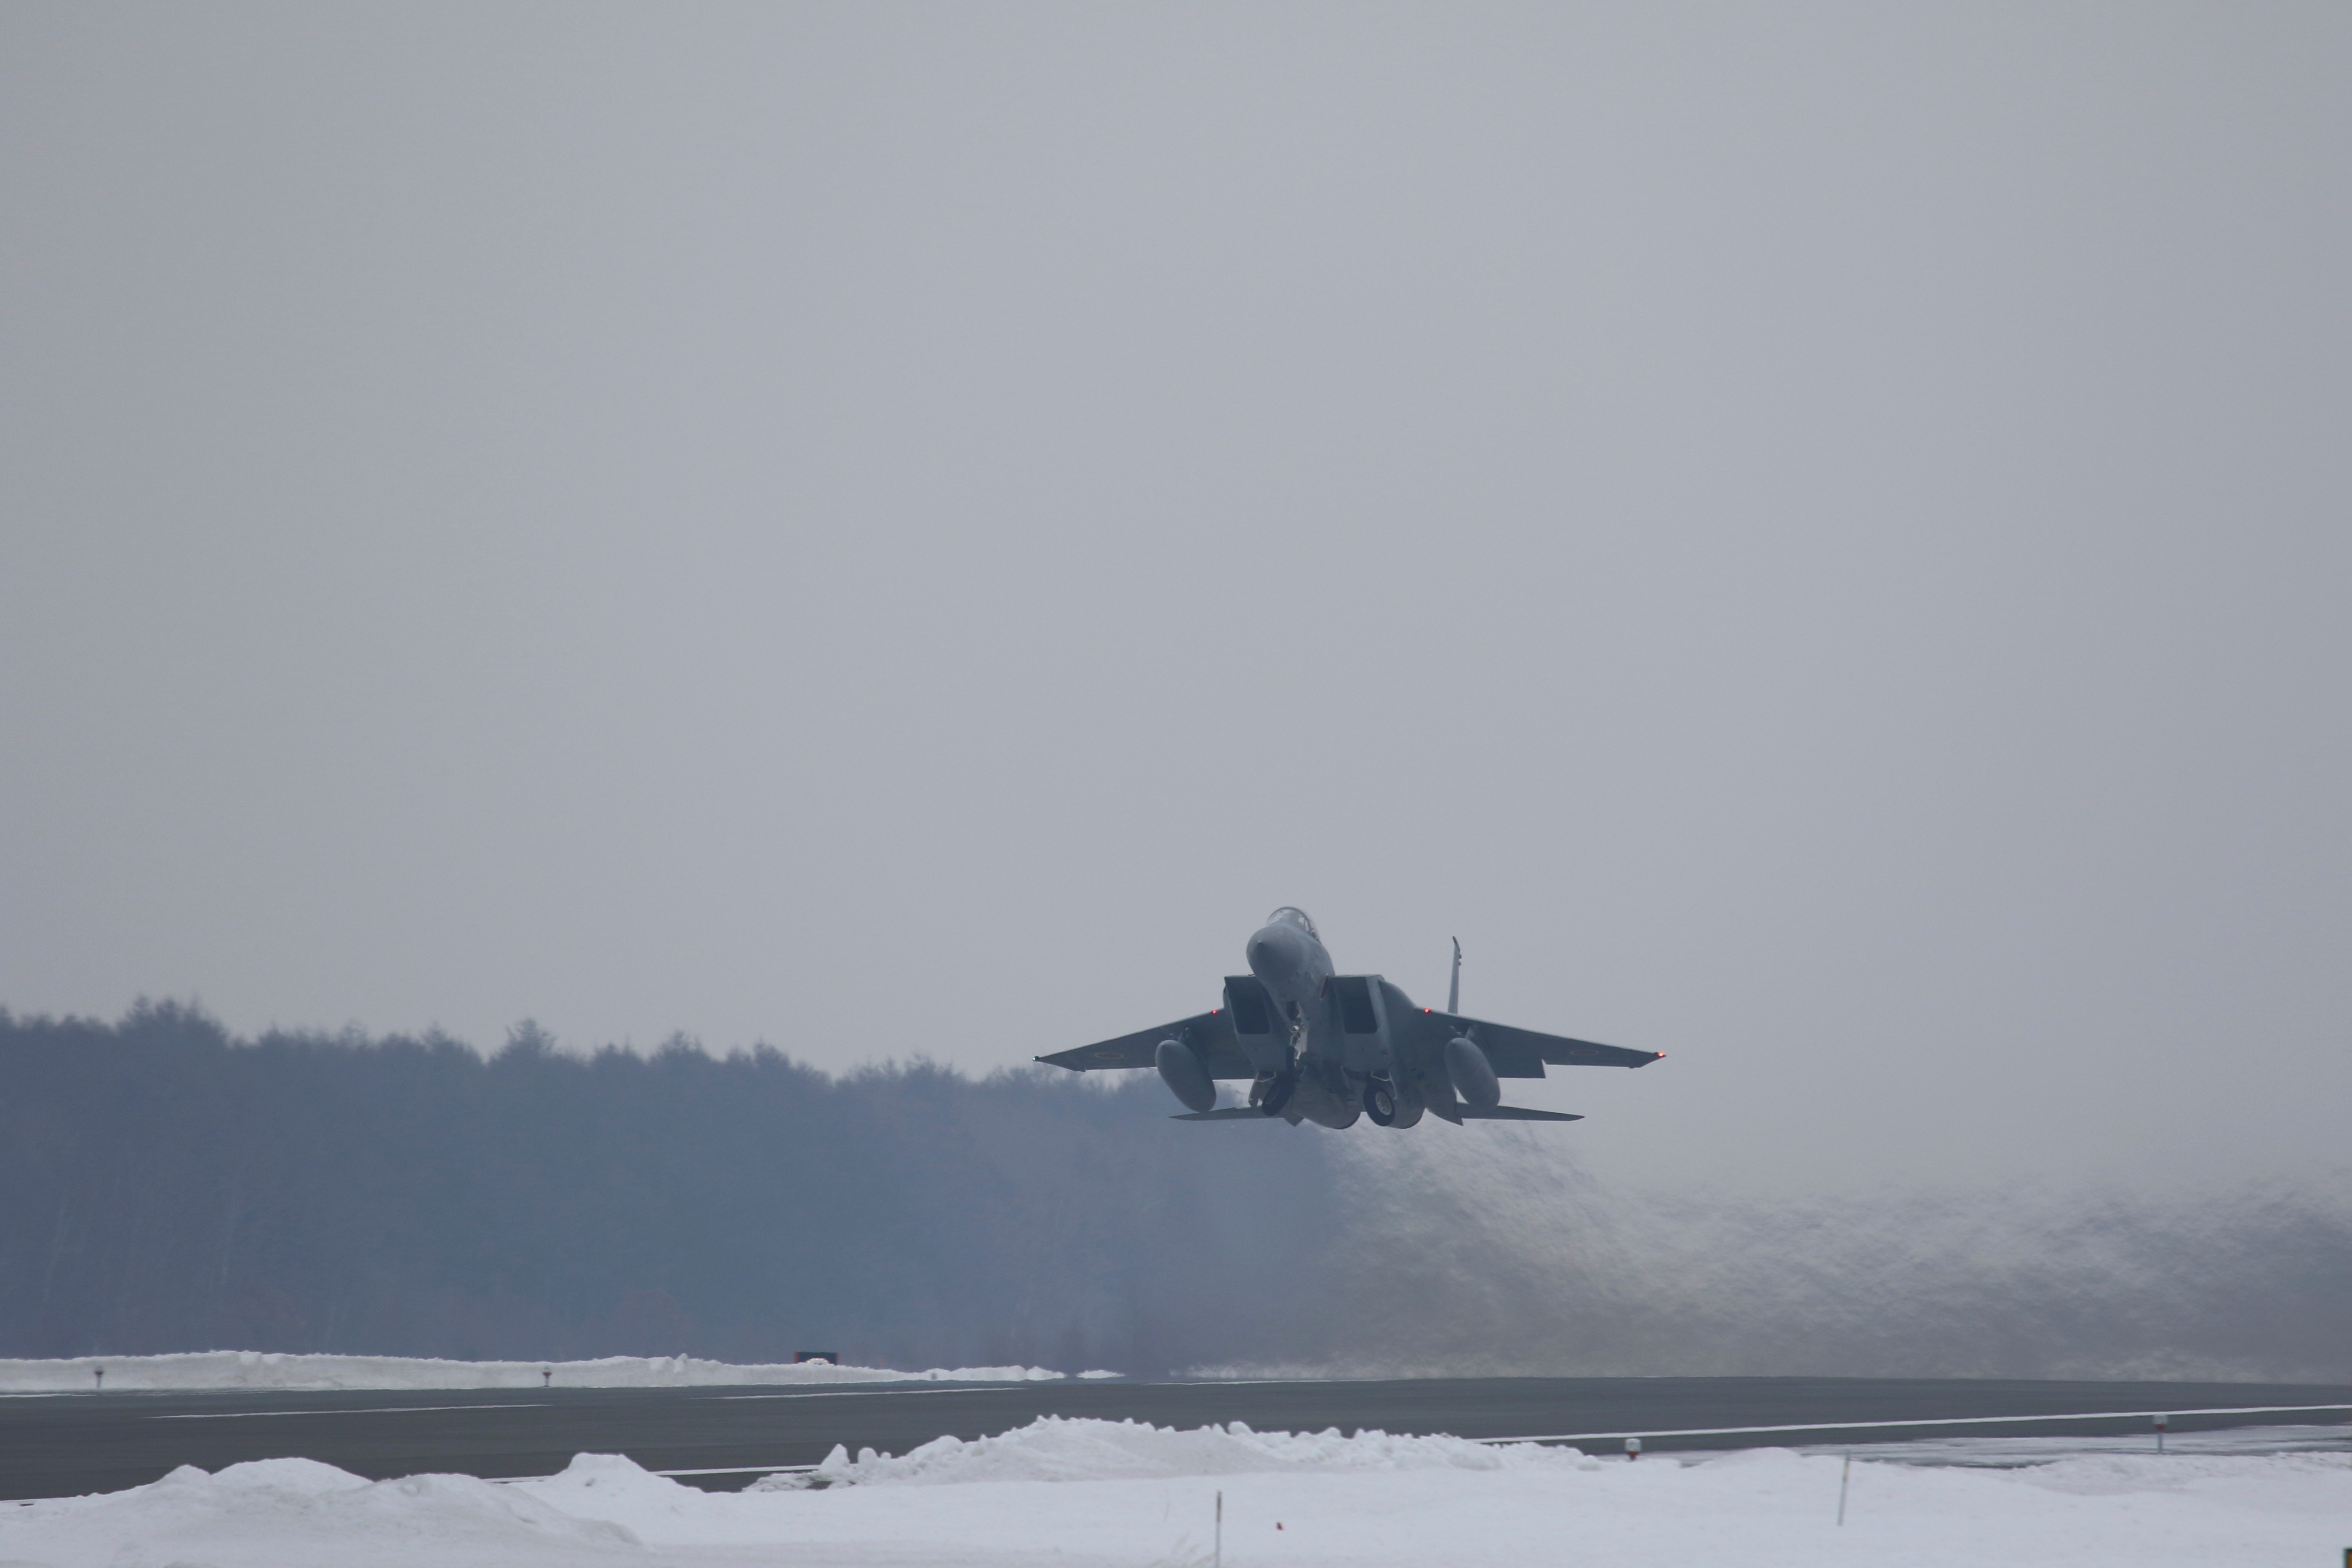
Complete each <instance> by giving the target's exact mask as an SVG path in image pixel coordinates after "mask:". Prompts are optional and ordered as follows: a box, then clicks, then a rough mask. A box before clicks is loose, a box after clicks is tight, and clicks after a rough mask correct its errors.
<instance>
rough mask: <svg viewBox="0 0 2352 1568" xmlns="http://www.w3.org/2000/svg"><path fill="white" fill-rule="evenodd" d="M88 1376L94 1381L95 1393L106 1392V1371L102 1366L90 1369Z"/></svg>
mask: <svg viewBox="0 0 2352 1568" xmlns="http://www.w3.org/2000/svg"><path fill="white" fill-rule="evenodd" d="M89 1375H90V1376H91V1378H93V1379H94V1380H95V1390H96V1392H98V1393H100V1394H104V1393H105V1392H106V1369H105V1368H104V1367H102V1366H94V1367H91V1368H90V1369H89Z"/></svg>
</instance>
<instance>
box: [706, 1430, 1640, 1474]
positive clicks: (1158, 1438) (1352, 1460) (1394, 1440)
mask: <svg viewBox="0 0 2352 1568" xmlns="http://www.w3.org/2000/svg"><path fill="white" fill-rule="evenodd" d="M1595 1468H1599V1461H1598V1460H1595V1459H1589V1458H1585V1457H1584V1455H1583V1454H1581V1453H1580V1452H1579V1451H1578V1450H1576V1449H1574V1448H1550V1447H1542V1446H1541V1445H1538V1444H1535V1443H1511V1444H1503V1445H1496V1444H1491V1443H1473V1442H1470V1441H1468V1440H1467V1439H1465V1438H1462V1437H1444V1436H1433V1437H1416V1436H1396V1435H1392V1434H1391V1433H1387V1432H1378V1431H1363V1432H1359V1433H1357V1434H1356V1435H1355V1436H1352V1437H1348V1436H1340V1434H1339V1428H1338V1427H1336V1426H1335V1427H1332V1428H1330V1429H1329V1430H1328V1431H1323V1432H1313V1433H1306V1432H1253V1431H1251V1430H1250V1429H1249V1427H1248V1426H1246V1425H1244V1423H1242V1422H1239V1421H1236V1422H1234V1423H1233V1424H1232V1425H1231V1426H1199V1427H1195V1428H1193V1429H1192V1431H1189V1432H1186V1431H1180V1430H1178V1429H1176V1428H1175V1427H1172V1426H1151V1425H1150V1424H1149V1423H1146V1422H1141V1421H1095V1420H1087V1419H1083V1418H1076V1417H1065V1416H1060V1415H1041V1416H1039V1417H1038V1418H1037V1419H1036V1420H1034V1421H1032V1422H1031V1423H1030V1424H1029V1425H1028V1426H1020V1427H1015V1428H1014V1429H1013V1430H1012V1431H1010V1432H1006V1433H1003V1434H1001V1435H999V1436H993V1437H981V1438H976V1439H974V1440H972V1441H971V1442H966V1441H964V1440H963V1439H962V1438H961V1437H935V1438H933V1439H932V1440H931V1441H930V1442H928V1443H926V1444H924V1445H923V1446H922V1447H919V1448H915V1449H912V1450H910V1451H908V1453H907V1454H905V1455H904V1456H896V1455H890V1454H877V1453H876V1452H875V1451H874V1450H873V1449H871V1448H862V1449H860V1450H859V1451H858V1455H857V1458H855V1459H852V1458H850V1457H849V1451H848V1449H846V1448H845V1447H840V1446H838V1445H836V1446H835V1448H834V1450H833V1452H832V1453H831V1454H829V1455H827V1456H826V1457H825V1460H824V1463H823V1464H821V1465H819V1466H818V1467H817V1468H815V1469H814V1471H812V1472H809V1473H807V1474H803V1475H782V1476H771V1477H769V1478H768V1479H765V1480H762V1481H758V1482H755V1483H753V1486H752V1488H751V1489H752V1490H755V1491H793V1490H798V1489H803V1488H807V1487H835V1486H877V1485H896V1486H938V1485H943V1484H950V1483H955V1482H961V1481H1112V1480H1140V1479H1158V1478H1162V1477H1169V1476H1236V1475H1249V1474H1255V1473H1261V1472H1265V1471H1288V1472H1318V1471H1335V1470H1438V1469H1456V1470H1526V1469H1550V1470H1572V1469H1595Z"/></svg>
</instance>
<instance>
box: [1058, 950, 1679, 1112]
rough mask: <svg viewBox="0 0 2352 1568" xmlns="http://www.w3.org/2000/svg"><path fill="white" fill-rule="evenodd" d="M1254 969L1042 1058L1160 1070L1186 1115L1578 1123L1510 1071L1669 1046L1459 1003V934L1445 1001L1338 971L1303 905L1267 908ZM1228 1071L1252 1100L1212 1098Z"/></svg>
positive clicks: (1637, 1054) (1604, 1060)
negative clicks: (1602, 1040)
mask: <svg viewBox="0 0 2352 1568" xmlns="http://www.w3.org/2000/svg"><path fill="white" fill-rule="evenodd" d="M1244 957H1245V958H1246V959H1247V961H1248V963H1249V973H1247V974H1232V975H1227V976H1226V977H1225V994H1224V1005H1223V1006H1220V1007H1216V1008H1213V1009H1211V1010H1210V1011H1209V1012H1206V1013H1202V1014H1200V1015H1198V1016H1194V1017H1191V1018H1180V1019H1178V1020H1177V1021H1176V1022H1174V1023H1172V1024H1166V1025H1162V1026H1160V1027H1159V1028H1156V1029H1139V1030H1138V1031H1136V1032H1135V1033H1134V1034H1131V1035H1121V1036H1119V1037H1118V1038H1117V1039H1111V1040H1100V1041H1097V1043H1095V1044H1094V1045H1091V1046H1080V1047H1077V1048H1076V1049H1075V1050H1067V1051H1057V1052H1055V1054H1053V1055H1052V1056H1046V1057H1039V1058H1037V1059H1038V1060H1039V1061H1041V1062H1050V1063H1052V1064H1053V1065H1054V1066H1055V1067H1061V1068H1069V1069H1070V1070H1071V1071H1073V1072H1094V1071H1099V1070H1102V1069H1106V1068H1145V1067H1148V1068H1156V1069H1157V1070H1158V1071H1159V1074H1160V1080H1161V1081H1162V1082H1164V1083H1166V1084H1167V1086H1168V1089H1169V1092H1171V1094H1173V1095H1175V1097H1176V1098H1177V1100H1179V1101H1181V1103H1182V1104H1183V1105H1184V1106H1185V1108H1186V1109H1185V1110H1184V1112H1183V1114H1181V1115H1180V1116H1178V1117H1177V1118H1176V1120H1177V1121H1264V1120H1265V1119H1267V1118H1269V1117H1277V1116H1278V1117H1280V1118H1282V1119H1283V1120H1284V1121H1287V1122H1289V1123H1290V1124H1291V1125H1292V1126H1294V1127H1296V1126H1297V1125H1298V1123H1300V1122H1301V1121H1313V1122H1316V1123H1318V1124H1319V1125H1321V1126H1324V1127H1331V1128H1344V1127H1352V1126H1354V1125H1355V1123H1356V1121H1357V1119H1358V1118H1359V1117H1363V1116H1369V1117H1370V1118H1371V1120H1372V1121H1373V1122H1375V1123H1376V1124H1377V1125H1380V1126H1382V1127H1411V1126H1412V1125H1413V1124H1414V1123H1415V1122H1417V1121H1420V1120H1421V1118H1422V1115H1423V1112H1424V1111H1426V1112H1429V1113H1432V1114H1434V1115H1436V1116H1437V1117H1439V1118H1441V1119H1443V1120H1444V1121H1451V1122H1454V1123H1455V1124H1456V1125H1459V1124H1460V1123H1462V1122H1463V1121H1581V1120H1583V1119H1582V1118H1581V1117H1578V1116H1571V1115H1570V1114H1568V1113H1566V1112H1564V1111H1558V1110H1530V1109H1528V1108H1527V1107H1525V1106H1516V1105H1505V1104H1503V1103H1502V1097H1503V1090H1502V1083H1501V1080H1502V1079H1507V1078H1541V1077H1543V1076H1544V1068H1545V1066H1546V1065H1547V1064H1549V1065H1551V1066H1555V1067H1622V1068H1638V1067H1646V1066H1648V1065H1649V1064H1650V1063H1652V1062H1654V1061H1656V1060H1657V1059H1658V1058H1660V1057H1663V1056H1664V1055H1665V1053H1664V1051H1634V1050H1627V1049H1625V1048H1624V1047H1622V1046H1602V1045H1595V1044H1594V1043H1593V1042H1591V1041H1590V1040H1571V1039H1568V1038H1566V1037H1562V1036H1559V1035H1542V1034H1538V1033H1536V1032H1535V1031H1534V1030H1532V1029H1519V1028H1514V1027H1512V1026H1509V1025H1507V1024H1489V1023H1486V1022H1485V1021H1484V1020H1481V1019H1477V1018H1468V1017H1465V1016H1462V1014H1461V1012H1460V1011H1459V1009H1460V1006H1461V994H1462V990H1461V988H1462V944H1461V943H1460V942H1455V943H1454V980H1453V986H1452V993H1451V994H1449V995H1448V997H1447V998H1446V1008H1445V1011H1444V1012H1442V1013H1441V1012H1437V1011H1435V1010H1433V1009H1432V1008H1428V1007H1416V1006H1414V1005H1412V998H1411V997H1410V996H1407V995H1406V994H1404V993H1403V992H1402V991H1400V990H1398V989H1397V988H1396V987H1395V986H1394V985H1391V984H1389V983H1388V982H1387V981H1386V980H1384V979H1382V978H1381V976H1379V975H1377V974H1341V973H1338V972H1337V970H1336V969H1335V968H1334V967H1333V965H1332V963H1331V953H1330V950H1329V949H1328V948H1326V947H1325V946H1324V945H1323V936H1322V933H1321V932H1319V931H1317V930H1316V929H1315V922H1314V921H1312V920H1309V919H1308V918H1307V912H1306V911H1305V910H1296V909H1291V908H1289V907H1287V906H1285V907H1284V908H1282V909H1278V910H1275V911H1274V913H1273V914H1271V915H1269V916H1267V917H1266V922H1265V926H1264V927H1263V928H1261V929H1260V930H1259V931H1258V932H1257V934H1256V935H1255V936H1253V937H1251V938H1250V939H1249V945H1248V946H1247V947H1246V948H1245V949H1244ZM1217 1079H1248V1080H1249V1083H1250V1089H1249V1102H1248V1103H1247V1104H1246V1105H1234V1106H1226V1107H1223V1108H1222V1109H1220V1108H1219V1107H1218V1106H1217V1085H1216V1080H1217Z"/></svg>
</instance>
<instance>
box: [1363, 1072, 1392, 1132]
mask: <svg viewBox="0 0 2352 1568" xmlns="http://www.w3.org/2000/svg"><path fill="white" fill-rule="evenodd" d="M1364 1114H1365V1115H1367V1116H1369V1117H1370V1118H1371V1119H1372V1125H1373V1126H1375V1127H1391V1126H1394V1125H1395V1123H1396V1086H1395V1085H1393V1084H1391V1083H1390V1082H1389V1081H1388V1080H1387V1079H1378V1078H1376V1079H1372V1081H1371V1082H1370V1083H1368V1084H1366V1085H1364Z"/></svg>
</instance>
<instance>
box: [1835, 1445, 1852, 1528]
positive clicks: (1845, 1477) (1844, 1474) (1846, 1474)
mask: <svg viewBox="0 0 2352 1568" xmlns="http://www.w3.org/2000/svg"><path fill="white" fill-rule="evenodd" d="M1852 1479H1853V1449H1852V1448H1848V1449H1847V1450H1846V1451H1845V1468H1843V1469H1842V1470H1840V1471H1839V1472H1838V1528H1839V1529H1840V1530H1843V1529H1844V1528H1845V1484H1846V1482H1848V1481H1850V1480H1852Z"/></svg>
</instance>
